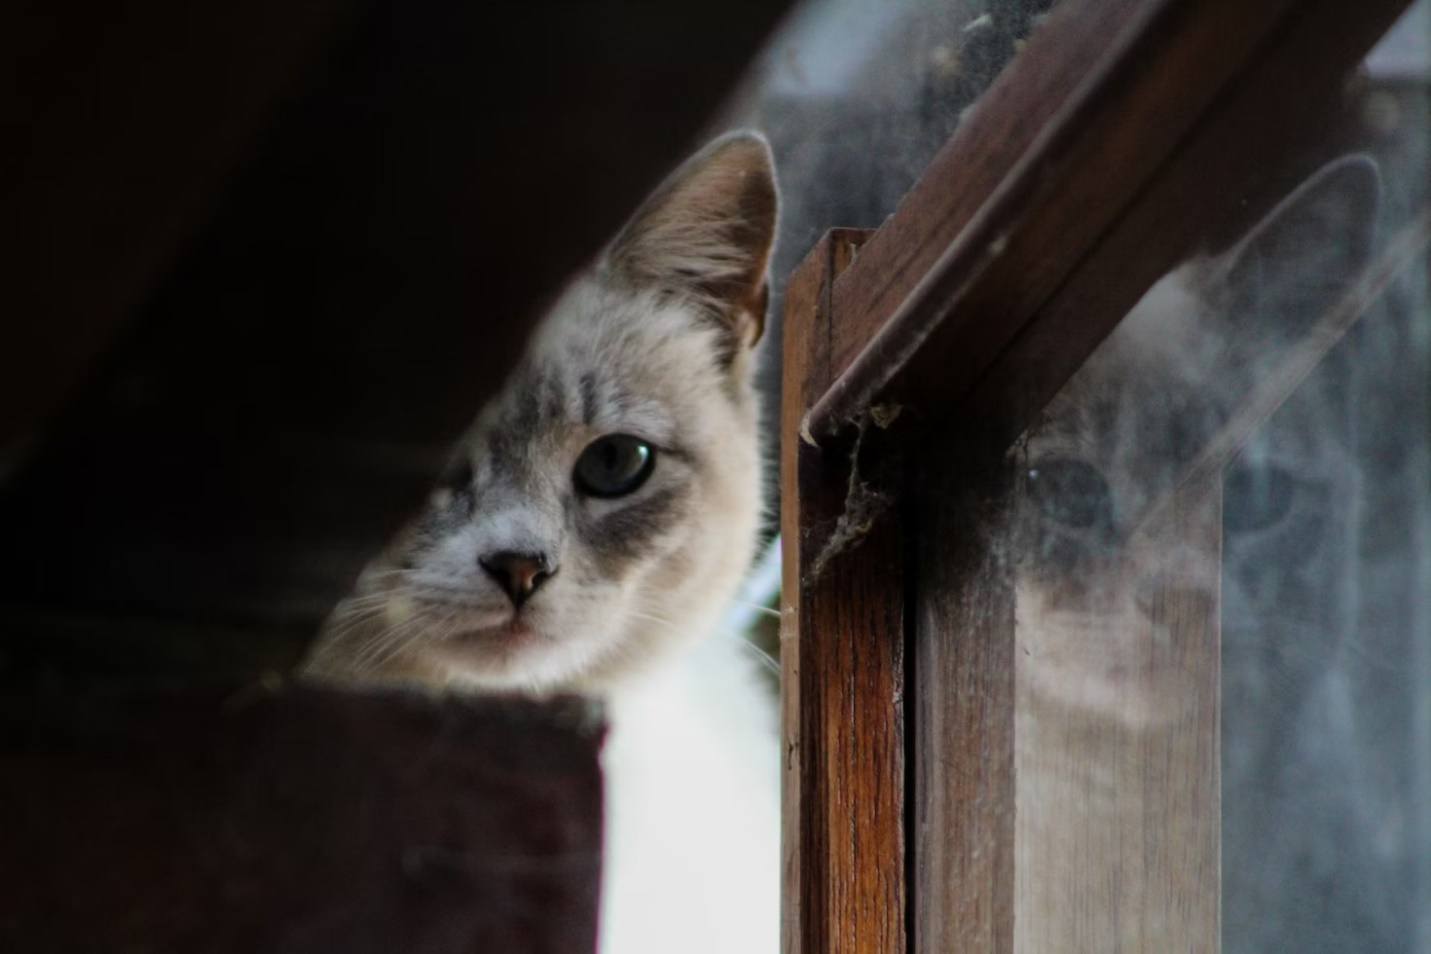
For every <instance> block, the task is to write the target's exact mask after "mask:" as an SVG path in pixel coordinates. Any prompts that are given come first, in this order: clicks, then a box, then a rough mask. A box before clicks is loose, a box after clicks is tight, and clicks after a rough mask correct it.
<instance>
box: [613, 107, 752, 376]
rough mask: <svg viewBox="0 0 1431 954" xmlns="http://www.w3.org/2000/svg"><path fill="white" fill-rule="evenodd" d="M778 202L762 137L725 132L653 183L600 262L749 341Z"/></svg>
mask: <svg viewBox="0 0 1431 954" xmlns="http://www.w3.org/2000/svg"><path fill="white" fill-rule="evenodd" d="M777 205H778V198H777V193H776V186H775V166H774V161H773V160H772V158H771V155H770V146H769V145H768V144H767V143H766V141H765V138H764V137H763V136H761V135H760V134H759V133H756V132H752V131H748V130H747V131H741V132H735V133H730V134H728V135H725V136H722V137H720V138H719V139H717V140H715V141H714V142H712V143H711V144H710V145H708V146H706V147H705V148H704V149H702V150H701V151H700V152H698V153H696V155H694V156H693V157H691V158H690V159H689V160H687V161H686V162H685V164H683V165H682V166H681V167H680V168H679V169H677V170H676V171H675V172H674V173H672V174H671V176H670V177H669V178H667V179H666V181H665V182H663V183H662V184H661V185H660V186H659V187H658V188H657V189H656V191H655V192H654V193H653V194H652V195H651V197H650V198H648V199H647V200H646V202H645V203H644V204H643V205H642V206H641V208H640V209H639V210H638V211H637V212H636V214H635V215H634V216H633V217H632V219H631V221H630V222H629V223H627V225H626V227H625V228H624V229H622V231H621V234H620V235H618V236H617V238H616V240H615V241H614V242H613V243H612V245H611V247H610V249H609V250H608V252H607V255H606V264H607V267H608V268H609V269H610V270H611V271H612V273H613V274H616V275H618V276H620V277H621V278H622V279H624V280H626V281H629V282H630V283H631V284H633V285H635V286H636V287H639V288H654V289H657V290H659V291H663V292H668V293H671V294H674V295H679V296H682V297H685V298H688V299H690V300H692V301H694V302H695V303H696V304H697V305H698V306H699V307H701V308H703V309H705V310H707V311H708V312H709V313H710V314H711V315H712V316H713V317H715V318H718V319H720V320H721V321H723V322H724V323H725V325H726V327H728V328H729V329H730V331H731V333H732V337H733V339H734V344H735V345H736V346H737V347H738V348H748V347H750V346H751V345H754V344H755V342H756V341H757V340H759V338H760V334H761V332H762V331H763V330H764V325H765V309H766V305H767V301H768V296H769V286H768V277H767V272H768V270H769V267H770V251H771V247H772V246H773V245H774V242H775V222H776V209H777Z"/></svg>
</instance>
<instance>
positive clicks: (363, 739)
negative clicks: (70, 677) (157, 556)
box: [0, 686, 602, 954]
mask: <svg viewBox="0 0 1431 954" xmlns="http://www.w3.org/2000/svg"><path fill="white" fill-rule="evenodd" d="M601 736H602V731H601V728H600V719H599V716H598V714H597V713H596V712H594V711H593V710H591V709H590V707H589V706H588V704H586V703H581V702H577V701H574V700H565V701H562V702H560V703H557V704H554V705H548V706H537V705H534V704H530V703H516V702H496V701H492V700H476V701H474V700H458V699H451V698H449V699H444V700H436V699H433V698H429V697H425V696H418V695H406V694H368V695H353V694H348V693H341V692H329V691H322V690H315V689H308V688H284V687H282V686H275V687H272V688H262V687H254V688H253V689H250V690H247V691H245V692H242V693H239V694H233V693H214V692H171V693H167V694H165V693H145V694H143V695H136V694H130V693H124V694H111V695H107V696H103V697H101V696H90V697H87V698H85V699H83V700H79V699H76V698H75V697H73V696H62V695H56V694H53V693H49V694H44V693H41V694H24V695H6V696H5V699H4V703H3V705H0V777H3V778H4V779H5V780H6V781H5V784H4V785H0V811H3V812H4V816H5V818H6V819H7V822H6V825H5V831H4V834H3V835H0V843H3V846H4V847H3V854H4V858H5V863H4V865H0V948H3V949H4V950H7V951H128V950H146V951H204V952H207V954H249V952H253V951H345V952H350V954H380V952H392V951H404V952H413V954H467V952H472V951H523V952H528V951H530V952H534V954H568V952H573V951H592V950H594V948H595V945H596V913H597V886H598V876H599V872H600V865H601V773H600V768H599V765H598V761H597V754H598V748H599V746H600V743H601Z"/></svg>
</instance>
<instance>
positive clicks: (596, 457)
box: [573, 434, 656, 497]
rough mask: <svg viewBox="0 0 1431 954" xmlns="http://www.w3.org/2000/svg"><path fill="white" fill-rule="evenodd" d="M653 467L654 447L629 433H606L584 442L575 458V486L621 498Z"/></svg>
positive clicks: (598, 493)
mask: <svg viewBox="0 0 1431 954" xmlns="http://www.w3.org/2000/svg"><path fill="white" fill-rule="evenodd" d="M655 466H656V449H655V448H654V447H652V446H651V445H650V444H648V443H646V442H645V441H643V440H641V438H639V437H632V436H631V435H630V434H607V435H606V436H605V437H598V438H597V439H596V440H594V441H592V442H591V443H590V444H588V445H587V447H586V450H584V451H582V452H581V456H580V457H578V458H577V460H576V473H575V474H574V475H573V476H574V478H575V480H576V488H577V489H578V490H580V491H581V492H582V493H584V494H587V495H588V496H592V497H624V496H626V495H627V494H629V493H631V492H632V491H634V490H635V489H636V488H637V487H640V486H641V485H642V484H644V483H645V482H646V478H647V477H650V476H651V471H652V470H653V469H655Z"/></svg>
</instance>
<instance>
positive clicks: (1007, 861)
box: [782, 0, 1425, 954]
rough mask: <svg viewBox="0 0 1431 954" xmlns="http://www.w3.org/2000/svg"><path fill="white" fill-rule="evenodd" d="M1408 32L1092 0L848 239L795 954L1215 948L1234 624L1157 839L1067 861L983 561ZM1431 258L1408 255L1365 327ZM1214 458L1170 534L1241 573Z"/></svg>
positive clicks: (798, 729)
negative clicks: (1375, 64)
mask: <svg viewBox="0 0 1431 954" xmlns="http://www.w3.org/2000/svg"><path fill="white" fill-rule="evenodd" d="M1404 6H1406V3H1405V2H1404V0H1372V2H1366V3H1361V4H1355V5H1349V4H1345V3H1341V2H1339V0H1308V2H1303V3H1291V2H1286V0H1238V2H1232V0H1185V2H1178V0H1065V2H1064V3H1062V4H1061V5H1059V6H1058V7H1057V8H1056V9H1055V11H1054V13H1053V14H1052V15H1051V16H1050V18H1049V20H1048V22H1046V23H1045V24H1044V25H1043V26H1042V27H1041V28H1040V29H1039V30H1038V31H1037V32H1036V33H1035V35H1034V36H1033V37H1031V38H1030V40H1029V43H1028V46H1027V48H1026V49H1025V51H1024V52H1023V54H1022V55H1021V56H1020V57H1018V58H1017V59H1016V60H1015V61H1014V63H1013V64H1012V65H1011V66H1010V67H1009V69H1008V70H1007V71H1006V72H1005V73H1004V74H1003V75H1002V76H1001V77H1000V78H999V79H998V80H997V82H996V83H995V84H994V85H993V86H992V87H991V88H990V90H989V91H988V92H987V93H986V94H985V95H984V97H983V99H982V100H981V101H980V103H979V104H978V105H977V106H976V108H975V109H974V110H973V112H972V113H971V114H970V115H969V116H968V117H967V118H966V120H965V122H964V123H963V125H962V126H961V127H960V129H959V130H958V131H957V132H956V133H955V135H954V136H953V137H952V138H951V140H950V141H949V142H948V143H947V144H946V146H945V147H944V149H943V150H942V151H941V152H940V153H939V155H938V156H937V157H936V158H935V160H934V161H933V163H931V165H930V167H929V169H928V170H927V171H926V173H925V175H924V177H923V178H922V179H921V180H920V182H919V183H917V184H916V185H915V187H914V188H913V190H912V191H911V193H910V195H909V196H907V197H906V199H905V201H904V203H903V204H902V205H901V207H900V209H899V211H898V212H897V213H896V214H895V216H893V217H892V218H891V219H890V220H889V221H888V222H887V223H886V224H885V225H884V226H883V227H881V228H880V229H879V230H878V231H876V232H857V231H851V230H837V231H835V232H832V233H830V234H828V235H827V236H826V237H825V238H824V239H822V241H821V242H820V244H819V245H817V246H816V248H815V249H814V250H813V251H812V252H811V254H810V256H809V257H808V258H807V259H806V260H805V262H804V264H802V265H801V267H800V268H799V269H798V270H797V272H796V273H795V275H794V276H793V278H792V280H791V283H790V289H789V291H788V293H787V305H786V331H785V346H784V347H785V351H784V355H785V368H786V388H785V396H784V402H785V404H784V408H783V410H782V447H783V451H782V453H783V459H782V498H783V512H782V520H783V531H784V534H785V539H786V541H787V555H786V578H785V584H786V585H785V592H786V594H787V596H786V600H787V605H788V606H790V607H792V608H793V610H794V612H791V613H787V614H786V623H785V626H786V629H785V632H784V633H783V635H782V662H783V668H784V685H785V688H786V695H785V700H784V706H783V708H784V720H785V751H786V753H787V755H786V760H785V765H786V792H785V822H786V836H785V842H786V844H785V877H786V882H785V889H784V890H785V903H786V915H785V919H784V920H785V938H784V949H785V951H786V952H787V954H794V952H801V954H818V952H824V951H833V950H840V951H844V950H851V951H853V950H859V951H871V952H880V954H886V952H888V954H893V952H903V951H906V950H911V951H920V952H925V951H929V952H933V951H945V950H957V951H960V952H964V951H1011V950H1019V951H1027V950H1040V951H1043V950H1047V951H1069V950H1105V949H1107V950H1111V949H1113V946H1114V939H1115V938H1117V939H1120V940H1121V942H1122V943H1124V945H1125V946H1131V947H1132V948H1133V949H1138V950H1147V951H1150V952H1153V951H1164V950H1216V949H1217V948H1218V945H1219V930H1220V928H1219V924H1218V906H1219V873H1218V863H1219V841H1220V834H1219V805H1218V798H1219V792H1218V713H1217V675H1218V671H1217V647H1218V643H1217V633H1216V629H1217V620H1216V613H1215V612H1214V613H1213V614H1212V616H1211V617H1210V618H1208V619H1203V620H1192V621H1190V622H1189V621H1185V623H1184V625H1186V626H1189V627H1191V628H1192V629H1194V630H1196V632H1195V633H1192V634H1191V635H1194V636H1200V637H1204V638H1201V639H1194V640H1191V641H1190V645H1195V646H1196V647H1198V648H1197V650H1196V654H1195V655H1196V658H1193V659H1191V660H1190V662H1189V666H1190V667H1191V671H1192V672H1193V673H1194V675H1193V677H1192V678H1194V680H1195V681H1196V683H1197V685H1198V687H1199V689H1200V694H1199V699H1200V700H1201V701H1200V703H1199V704H1198V706H1196V707H1194V709H1193V710H1191V711H1190V712H1189V713H1188V714H1187V716H1186V718H1185V719H1184V720H1183V721H1182V723H1181V724H1180V725H1179V726H1178V727H1176V730H1175V731H1173V732H1171V733H1168V734H1165V735H1164V736H1162V737H1160V738H1158V739H1153V740H1151V741H1150V740H1148V739H1146V738H1143V739H1139V740H1137V741H1136V745H1137V746H1138V747H1137V748H1136V749H1133V748H1130V749H1129V751H1128V752H1127V753H1126V755H1127V759H1126V761H1127V763H1128V764H1129V765H1132V766H1134V767H1135V768H1136V770H1137V773H1138V775H1137V779H1136V781H1137V784H1138V786H1139V792H1140V794H1139V797H1140V798H1142V800H1143V804H1144V805H1145V806H1146V809H1147V810H1146V813H1145V814H1146V818H1145V821H1144V829H1145V830H1144V831H1141V832H1129V831H1119V832H1108V833H1104V834H1105V835H1106V837H1101V838H1100V835H1099V833H1097V832H1093V833H1091V834H1090V836H1089V837H1088V839H1086V841H1085V843H1084V844H1085V850H1084V852H1083V854H1082V855H1077V856H1069V855H1068V854H1067V853H1066V852H1065V853H1064V854H1062V855H1060V854H1059V853H1058V852H1057V851H1055V850H1053V849H1049V848H1047V847H1046V846H1045V845H1042V844H1038V843H1034V842H1031V841H1029V840H1028V839H1024V840H1020V836H1018V834H1017V828H1016V823H1015V817H1016V814H1017V811H1018V809H1019V806H1020V801H1019V799H1020V795H1021V790H1020V779H1019V778H1018V775H1017V772H1016V770H1015V769H1016V764H1017V759H1016V753H1015V751H1014V740H1015V733H1014V726H1015V723H1016V721H1017V720H1018V719H1019V706H1020V703H1019V700H1018V699H1017V698H1016V696H1015V693H1014V677H1013V670H1014V661H1013V653H1014V652H1015V646H1016V641H1015V633H1014V625H1013V622H1014V621H1013V594H1012V581H1011V575H1010V571H1009V568H1008V567H1007V566H1006V565H1005V564H1002V563H1001V562H1000V560H999V558H998V557H997V556H996V555H995V553H993V552H992V551H991V550H989V549H988V548H984V547H981V546H980V539H981V537H982V536H984V535H987V534H989V533H992V532H995V531H996V529H997V527H998V526H999V524H1000V522H1001V521H1002V520H1003V519H1004V516H1005V515H1006V513H1007V512H1008V509H1009V505H1010V503H1011V500H1012V494H1013V490H1014V484H1013V481H1012V475H1011V474H1010V473H1009V471H1008V469H1007V465H1006V464H1004V463H1002V461H1004V459H1005V455H1004V451H1005V450H1006V449H1007V448H1008V446H1009V445H1010V444H1011V443H1012V442H1013V441H1014V440H1015V439H1016V438H1017V436H1018V435H1019V434H1021V433H1022V432H1023V431H1024V430H1025V429H1026V428H1027V426H1028V425H1029V424H1030V423H1031V422H1032V421H1033V420H1034V419H1035V417H1036V416H1037V415H1038V414H1039V413H1040V411H1041V410H1042V409H1043V407H1044V405H1045V404H1046V403H1047V402H1048V401H1049V400H1050V399H1051V398H1052V396H1053V395H1054V393H1056V392H1057V390H1058V389H1059V388H1060V387H1061V386H1062V384H1063V383H1064V382H1065V381H1067V379H1068V378H1069V377H1070V376H1071V374H1072V373H1073V372H1074V371H1075V370H1076V369H1077V368H1078V366H1079V365H1080V364H1081V363H1082V362H1083V361H1084V360H1085V359H1086V358H1087V356H1088V355H1089V354H1090V353H1091V352H1092V350H1093V349H1094V348H1095V347H1096V346H1097V344H1098V343H1099V342H1100V341H1101V340H1102V339H1103V338H1104V337H1105V336H1106V335H1107V333H1108V332H1109V331H1110V330H1111V329H1112V328H1113V327H1114V326H1115V325H1116V324H1117V322H1118V321H1119V319H1120V318H1121V317H1122V316H1123V315H1124V314H1125V313H1126V312H1127V311H1128V309H1129V308H1130V307H1131V306H1132V305H1133V304H1134V302H1136V300H1137V299H1138V297H1139V296H1140V295H1141V294H1142V293H1143V292H1144V291H1145V290H1146V289H1147V288H1148V287H1149V286H1150V285H1151V284H1152V282H1153V281H1154V280H1155V279H1156V278H1157V277H1158V276H1159V275H1161V274H1162V273H1163V272H1165V271H1166V270H1167V269H1168V268H1170V267H1171V266H1173V265H1174V264H1175V263H1176V262H1177V261H1179V260H1181V259H1182V258H1183V257H1185V256H1186V255H1187V254H1188V253H1189V252H1190V251H1191V250H1193V249H1194V248H1195V247H1196V246H1197V245H1198V243H1200V242H1202V241H1204V240H1205V239H1207V237H1208V236H1210V235H1219V236H1223V237H1225V235H1226V231H1227V229H1228V227H1229V223H1226V222H1223V221H1220V220H1219V219H1218V218H1217V216H1219V215H1221V214H1222V213H1221V209H1222V208H1223V207H1224V206H1225V205H1226V204H1227V203H1219V202H1215V201H1210V199H1211V198H1212V197H1213V196H1217V195H1229V194H1235V195H1239V196H1256V197H1259V198H1261V199H1266V198H1269V197H1270V196H1271V195H1273V194H1274V193H1275V191H1276V190H1277V189H1278V188H1279V185H1284V184H1285V183H1279V182H1277V181H1274V179H1275V176H1273V175H1272V173H1271V170H1273V169H1274V168H1276V167H1278V166H1280V165H1281V160H1283V159H1284V158H1286V157H1288V156H1293V155H1296V154H1297V153H1298V151H1299V149H1302V148H1305V147H1306V146H1307V145H1308V144H1309V143H1312V142H1314V141H1315V139H1316V137H1317V136H1318V135H1319V134H1322V133H1323V132H1324V131H1325V130H1324V128H1323V127H1324V125H1325V120H1326V117H1327V116H1328V115H1329V114H1330V113H1332V112H1335V110H1336V107H1337V103H1338V101H1339V94H1340V92H1341V89H1342V84H1343V80H1344V77H1345V76H1346V75H1347V73H1348V71H1349V70H1350V69H1351V68H1352V67H1353V66H1354V65H1355V64H1356V62H1357V61H1358V60H1359V59H1360V57H1361V56H1362V55H1364V54H1365V52H1366V51H1367V50H1368V49H1369V48H1370V47H1371V45H1372V44H1373V43H1374V42H1375V41H1376V39H1377V38H1378V37H1379V36H1380V35H1381V34H1382V33H1383V32H1385V30H1386V29H1387V28H1388V27H1389V26H1390V24H1391V23H1392V21H1393V20H1394V18H1395V16H1396V15H1397V14H1398V13H1399V12H1400V11H1401V9H1402V8H1403V7H1404ZM1253 204H1254V205H1255V204H1256V203H1255V202H1254V203H1253ZM1423 224H1424V223H1423ZM1424 240H1425V234H1424V230H1423V231H1422V232H1420V233H1417V234H1414V235H1412V236H1411V237H1410V239H1409V245H1406V246H1404V247H1402V248H1401V249H1400V251H1397V244H1396V243H1392V245H1391V246H1390V247H1389V248H1388V252H1387V254H1386V255H1384V256H1383V257H1382V258H1380V259H1378V260H1376V261H1374V262H1373V263H1372V266H1371V269H1370V270H1369V271H1368V273H1367V276H1366V278H1365V280H1364V281H1363V282H1362V283H1361V284H1360V285H1359V286H1358V288H1357V289H1354V291H1353V295H1352V297H1350V298H1349V301H1350V302H1352V303H1355V302H1357V301H1360V300H1364V298H1365V296H1366V295H1367V294H1369V293H1371V292H1374V291H1375V290H1376V287H1377V285H1378V282H1379V281H1380V279H1379V278H1378V276H1379V275H1387V274H1390V271H1391V270H1394V269H1395V268H1396V267H1397V266H1398V265H1399V264H1400V262H1401V261H1404V260H1405V256H1407V255H1414V254H1416V249H1418V248H1424ZM1417 243H1422V244H1417ZM1396 255H1401V256H1403V257H1401V258H1396V257H1394V256H1396ZM1378 270H1380V271H1378ZM1357 296H1361V297H1360V298H1358V297H1357ZM1329 306H1330V310H1329V312H1328V315H1329V318H1328V321H1332V322H1335V321H1338V320H1340V321H1343V322H1346V321H1349V320H1352V319H1354V318H1355V312H1356V311H1357V309H1356V308H1354V307H1349V306H1344V305H1342V304H1339V303H1329ZM1338 308H1340V309H1341V310H1340V312H1338ZM1338 316H1340V317H1338ZM1343 327H1344V325H1343ZM1333 340H1334V339H1333ZM1325 347H1326V343H1325V342H1322V343H1318V342H1309V343H1308V345H1307V347H1305V348H1302V349H1300V350H1299V351H1297V353H1295V354H1292V355H1290V356H1289V358H1288V361H1289V364H1288V372H1287V373H1286V374H1285V375H1279V377H1281V378H1282V380H1281V381H1280V382H1273V386H1272V387H1271V389H1270V390H1268V391H1267V392H1266V393H1259V394H1249V395H1248V401H1247V406H1248V408H1249V410H1248V412H1247V413H1245V414H1242V415H1241V416H1239V417H1235V418H1234V425H1235V427H1234V429H1236V428H1243V427H1250V426H1251V423H1252V422H1255V421H1256V420H1259V419H1260V417H1261V411H1259V408H1265V407H1266V406H1268V405H1269V403H1270V406H1274V407H1275V404H1276V402H1277V401H1279V400H1280V397H1285V395H1286V393H1288V392H1289V391H1290V389H1291V387H1293V386H1294V385H1295V382H1296V380H1298V379H1299V378H1300V374H1299V373H1296V372H1297V368H1299V367H1304V366H1305V367H1310V363H1315V361H1316V360H1317V359H1319V358H1320V356H1321V354H1322V353H1324V351H1325ZM1279 395H1280V396H1279ZM1237 437H1238V435H1237V434H1223V435H1220V437H1219V439H1220V440H1222V441H1223V444H1224V445H1225V446H1224V448H1223V449H1224V450H1225V447H1226V446H1233V445H1235V444H1236V443H1237ZM1213 450H1216V449H1215V448H1214V449H1211V450H1210V451H1209V454H1210V456H1208V455H1204V456H1207V459H1208V460H1211V461H1212V462H1213V463H1212V464H1211V465H1207V466H1203V467H1202V468H1201V469H1199V470H1197V471H1195V472H1194V473H1191V474H1189V475H1188V476H1187V479H1186V480H1185V481H1184V482H1183V483H1182V484H1181V489H1180V490H1179V491H1178V493H1177V495H1176V496H1175V499H1171V500H1170V505H1169V506H1168V507H1165V508H1163V509H1164V512H1165V514H1167V515H1168V517H1167V521H1168V526H1167V528H1166V529H1167V532H1168V533H1169V534H1174V535H1176V534H1179V533H1188V532H1193V530H1194V529H1196V530H1197V531H1198V532H1207V533H1211V534H1212V535H1213V537H1214V539H1213V540H1212V541H1210V542H1211V544H1212V545H1213V551H1214V552H1215V550H1216V543H1217V541H1216V539H1215V537H1216V535H1217V534H1218V532H1219V531H1218V529H1217V526H1218V524H1217V521H1216V520H1213V519H1211V518H1210V517H1209V513H1212V514H1213V515H1215V513H1216V505H1217V502H1218V499H1219V497H1220V482H1221V476H1220V464H1221V463H1222V462H1225V457H1222V456H1221V452H1218V453H1213V452H1212V451H1213ZM1201 459H1202V458H1200V460H1201ZM1204 463H1206V461H1205V462H1204ZM1208 507H1211V508H1212V510H1211V511H1209V510H1208V509H1207V508H1208ZM1214 609H1215V607H1214ZM1115 744H1116V740H1115ZM1133 744H1134V743H1131V742H1130V743H1129V745H1130V746H1132V745H1133ZM1105 754H1106V753H1105ZM1075 755H1076V753H1075ZM1064 817H1066V819H1067V821H1068V824H1070V825H1072V824H1082V823H1083V822H1084V821H1085V820H1083V819H1079V818H1078V817H1077V814H1076V806H1069V807H1068V812H1067V815H1066V816H1064ZM1051 885H1056V886H1057V887H1058V890H1057V891H1050V890H1048V888H1049V887H1050V886H1051ZM1050 898H1053V899H1054V900H1052V901H1050V900H1048V899H1050ZM1032 923H1037V929H1036V930H1030V929H1029V927H1028V926H1029V925H1030V924H1032ZM1016 924H1018V925H1019V927H1018V929H1017V930H1016ZM1130 939H1136V940H1130ZM1105 942H1106V943H1105Z"/></svg>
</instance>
